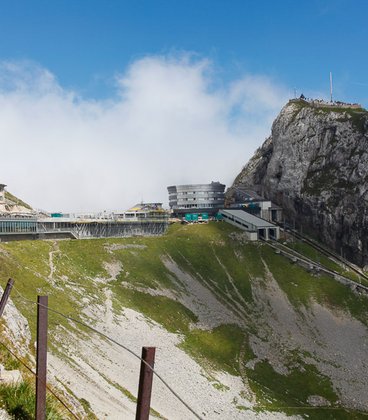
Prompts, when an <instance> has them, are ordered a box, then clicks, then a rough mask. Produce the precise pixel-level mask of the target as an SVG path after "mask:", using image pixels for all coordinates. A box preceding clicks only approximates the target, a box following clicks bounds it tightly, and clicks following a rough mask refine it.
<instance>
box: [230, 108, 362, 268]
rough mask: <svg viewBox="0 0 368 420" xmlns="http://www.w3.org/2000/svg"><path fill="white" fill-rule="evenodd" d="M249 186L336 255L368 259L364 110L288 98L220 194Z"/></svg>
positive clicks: (357, 260)
mask: <svg viewBox="0 0 368 420" xmlns="http://www.w3.org/2000/svg"><path fill="white" fill-rule="evenodd" d="M245 187H246V188H251V189H253V190H255V191H257V192H258V193H260V194H261V195H263V196H265V197H266V198H268V199H271V200H272V201H274V202H275V203H276V204H278V205H280V206H282V207H283V208H284V211H285V215H286V217H287V219H289V220H290V221H291V222H293V223H294V222H295V223H296V224H297V226H302V227H303V229H304V231H308V232H309V233H310V234H312V235H314V236H315V237H317V238H318V239H319V240H321V241H322V242H324V243H326V244H327V245H329V246H330V247H332V248H334V249H335V250H336V251H337V252H339V253H343V255H344V256H345V257H346V258H347V259H349V260H351V261H353V262H355V263H357V264H359V265H361V266H364V265H367V264H368V212H367V204H368V112H367V111H366V110H364V109H362V108H359V107H349V106H345V105H344V104H339V105H338V106H337V105H334V106H329V105H328V104H320V103H319V104H318V103H313V102H308V101H304V100H291V101H289V103H288V104H287V105H286V106H285V107H284V108H283V109H282V111H281V113H280V114H279V116H278V117H277V118H276V120H275V121H274V123H273V126H272V133H271V136H270V137H269V138H268V139H267V140H266V141H265V143H264V144H263V145H262V147H261V148H259V149H258V150H257V151H256V153H255V155H254V156H253V158H252V159H251V160H250V161H249V162H248V164H247V165H246V166H245V167H244V168H243V170H242V171H241V172H240V174H239V175H238V176H237V178H236V179H235V181H234V184H233V186H232V187H231V188H230V189H229V190H228V192H227V199H228V201H231V200H232V199H234V197H235V195H236V192H237V191H238V190H239V189H242V188H245Z"/></svg>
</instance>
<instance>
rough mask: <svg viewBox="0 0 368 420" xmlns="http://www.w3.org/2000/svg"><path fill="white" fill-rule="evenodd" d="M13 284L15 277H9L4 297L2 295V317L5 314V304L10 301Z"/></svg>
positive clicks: (0, 313) (0, 307)
mask: <svg viewBox="0 0 368 420" xmlns="http://www.w3.org/2000/svg"><path fill="white" fill-rule="evenodd" d="M13 284H14V280H13V279H9V280H8V283H7V285H6V287H5V290H4V293H3V295H2V297H1V301H0V317H2V316H3V312H4V309H5V305H6V303H7V301H8V298H9V295H10V292H11V289H12V288H13Z"/></svg>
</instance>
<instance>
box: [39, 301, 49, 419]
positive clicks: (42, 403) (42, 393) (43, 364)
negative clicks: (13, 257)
mask: <svg viewBox="0 0 368 420" xmlns="http://www.w3.org/2000/svg"><path fill="white" fill-rule="evenodd" d="M37 302H38V305H37V356H36V363H37V365H36V420H45V418H46V371H47V306H48V297H47V296H38V299H37Z"/></svg>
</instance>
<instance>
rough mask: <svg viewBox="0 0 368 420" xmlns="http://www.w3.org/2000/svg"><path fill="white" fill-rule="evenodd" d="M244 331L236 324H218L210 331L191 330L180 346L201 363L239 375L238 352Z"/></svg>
mask: <svg viewBox="0 0 368 420" xmlns="http://www.w3.org/2000/svg"><path fill="white" fill-rule="evenodd" d="M243 341H244V332H243V331H242V330H241V329H240V328H239V327H238V326H237V325H220V326H219V327H216V328H214V329H213V330H211V331H206V330H199V329H196V330H192V331H190V332H189V333H188V334H187V335H186V337H185V339H184V341H183V342H182V343H181V344H180V348H182V349H183V350H185V351H186V352H187V353H188V354H190V355H191V356H192V357H193V358H194V359H196V360H198V361H199V362H200V363H201V364H202V365H206V364H207V367H210V368H212V369H215V370H223V371H225V372H228V373H230V374H232V375H239V352H240V348H241V345H242V343H243Z"/></svg>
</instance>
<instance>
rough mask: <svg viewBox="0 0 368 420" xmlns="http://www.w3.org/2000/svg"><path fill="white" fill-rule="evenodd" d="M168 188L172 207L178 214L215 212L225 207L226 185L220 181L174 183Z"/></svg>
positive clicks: (174, 212)
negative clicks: (186, 183)
mask: <svg viewBox="0 0 368 420" xmlns="http://www.w3.org/2000/svg"><path fill="white" fill-rule="evenodd" d="M167 190H168V192H169V206H170V209H171V210H172V212H173V214H174V215H176V216H183V215H184V214H187V213H202V212H205V213H208V214H215V213H217V212H218V210H219V209H220V208H223V207H224V200H225V185H224V184H221V183H220V182H211V183H210V184H188V185H172V186H170V187H167Z"/></svg>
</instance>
